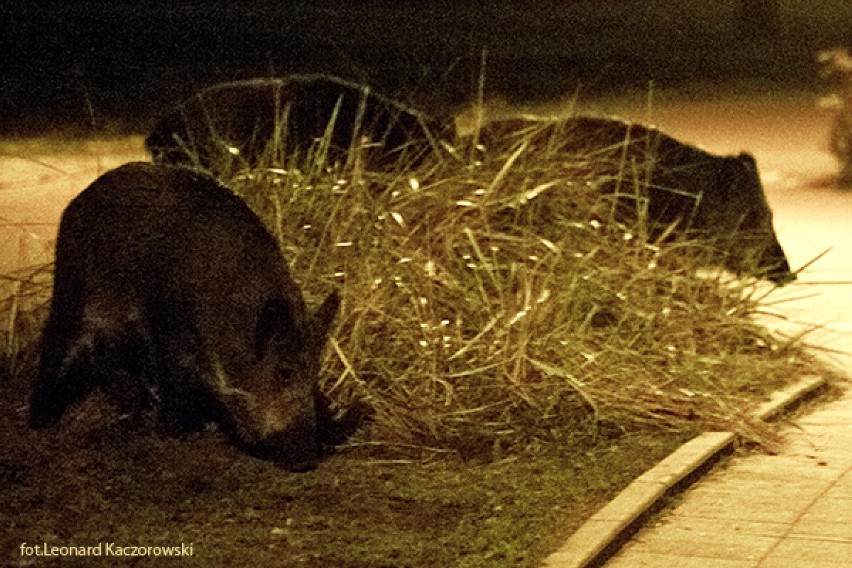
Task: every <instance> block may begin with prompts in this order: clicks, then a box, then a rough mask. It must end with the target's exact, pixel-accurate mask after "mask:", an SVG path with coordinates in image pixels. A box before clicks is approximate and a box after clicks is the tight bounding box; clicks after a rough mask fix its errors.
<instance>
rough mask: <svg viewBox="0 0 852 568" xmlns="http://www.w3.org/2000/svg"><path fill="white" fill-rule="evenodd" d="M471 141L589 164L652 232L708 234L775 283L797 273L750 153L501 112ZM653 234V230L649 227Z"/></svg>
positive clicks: (643, 131) (737, 262)
mask: <svg viewBox="0 0 852 568" xmlns="http://www.w3.org/2000/svg"><path fill="white" fill-rule="evenodd" d="M473 140H475V141H476V142H477V144H479V145H481V146H483V147H485V148H486V150H487V151H494V152H501V151H511V150H512V149H513V148H519V147H520V144H526V145H527V149H526V151H527V152H548V153H550V154H551V155H558V156H559V158H560V160H563V161H564V162H565V163H566V164H571V165H572V166H573V167H576V166H577V165H578V164H587V167H588V168H589V169H590V170H592V171H594V173H595V174H596V175H597V176H598V177H599V179H601V180H604V182H603V183H602V185H601V189H602V190H603V191H604V192H605V193H610V194H613V195H616V196H617V201H618V203H619V207H618V208H617V211H618V212H619V214H620V215H621V218H622V220H623V219H625V217H630V216H633V215H635V214H636V212H637V210H640V209H642V207H641V206H640V205H641V202H643V201H644V203H645V206H644V210H645V211H646V215H647V221H648V222H649V224H650V226H651V229H652V231H655V232H656V233H657V234H662V233H663V232H665V231H668V230H670V229H669V228H670V227H671V226H672V224H674V223H676V225H675V227H676V230H677V231H678V232H680V233H687V234H691V235H695V236H699V237H702V238H707V239H709V240H712V241H713V243H714V245H715V246H716V247H718V249H719V255H720V256H719V259H720V261H721V264H723V265H724V266H725V267H726V268H728V269H730V270H732V271H734V272H737V273H749V274H752V275H754V276H758V277H763V278H767V279H768V280H771V281H773V282H775V283H778V284H784V283H786V282H789V281H791V280H795V278H796V276H795V274H793V273H792V272H791V271H790V265H789V263H788V261H787V257H786V255H785V254H784V251H783V249H782V248H781V244H780V243H779V242H778V237H777V236H776V234H775V228H774V226H773V223H772V211H771V210H770V208H769V204H768V203H767V201H766V196H765V194H764V191H763V186H762V184H761V182H760V176H759V175H758V171H757V165H756V164H755V161H754V158H753V157H752V156H751V155H750V154H747V153H745V152H743V153H740V154H738V155H735V156H717V155H714V154H710V153H708V152H706V151H704V150H701V149H699V148H696V147H695V146H691V145H689V144H684V143H683V142H680V141H678V140H675V139H674V138H672V137H670V136H667V135H666V134H664V133H662V132H660V131H659V130H657V129H655V128H651V127H646V126H642V125H640V124H632V123H628V122H622V121H620V120H615V119H609V118H595V117H585V116H579V117H573V118H568V119H565V120H539V119H525V118H518V119H506V120H498V121H494V122H491V123H489V124H486V125H484V126H483V127H482V128H481V130H479V131H478V132H477V133H476V134H475V135H474V134H469V135H464V136H461V142H462V143H463V144H464V143H466V142H469V141H473ZM652 234H653V233H652Z"/></svg>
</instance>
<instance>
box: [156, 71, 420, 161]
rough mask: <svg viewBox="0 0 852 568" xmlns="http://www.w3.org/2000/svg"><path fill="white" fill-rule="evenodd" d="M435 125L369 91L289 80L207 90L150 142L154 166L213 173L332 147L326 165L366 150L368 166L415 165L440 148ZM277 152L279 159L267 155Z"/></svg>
mask: <svg viewBox="0 0 852 568" xmlns="http://www.w3.org/2000/svg"><path fill="white" fill-rule="evenodd" d="M436 126H437V122H436V121H434V120H432V119H430V118H429V117H427V116H426V115H425V114H423V113H420V112H418V111H416V110H414V109H412V108H409V107H407V106H405V105H403V104H401V103H398V102H396V101H394V100H391V99H389V98H387V97H385V96H383V95H381V94H379V93H377V92H375V91H373V90H372V89H371V88H370V87H368V86H366V85H360V84H357V83H352V82H349V81H346V80H344V79H340V78H338V77H333V76H329V75H290V76H287V77H282V78H267V79H250V80H245V81H234V82H230V83H221V84H217V85H213V86H211V87H207V88H206V89H203V90H201V91H199V92H198V93H196V94H195V95H194V96H192V97H190V98H189V99H187V100H185V101H183V102H181V103H180V104H178V105H177V107H176V108H175V109H174V110H172V111H171V112H169V113H168V114H166V115H165V116H163V117H162V118H160V119H159V120H158V121H157V123H156V124H155V125H154V127H153V129H152V130H151V132H150V134H149V135H148V137H147V138H146V140H145V145H146V147H147V149H148V151H149V152H150V153H151V156H152V158H153V161H154V162H156V163H161V164H184V165H192V166H196V167H200V168H204V169H207V170H209V171H211V172H213V173H215V174H218V175H222V174H228V173H232V172H233V170H234V169H235V168H234V166H237V167H249V168H250V167H254V166H256V165H257V164H258V162H259V160H260V159H261V158H262V157H263V156H267V157H270V156H271V157H273V158H280V157H282V156H283V157H286V156H289V155H291V154H293V153H299V154H300V155H301V156H302V158H304V157H305V155H306V154H307V153H308V152H309V151H310V150H314V151H315V152H316V151H317V150H319V148H320V146H321V141H325V142H327V143H328V147H327V148H326V150H325V151H326V160H327V162H331V163H333V162H335V161H342V162H345V161H346V160H347V159H351V157H352V156H353V154H350V152H349V150H350V149H351V148H361V149H363V150H364V152H363V156H364V162H365V163H366V165H367V166H368V167H381V168H388V167H399V166H407V165H411V164H413V163H417V162H418V161H419V160H420V159H422V158H423V156H424V155H426V154H428V153H429V152H430V151H431V150H433V149H435V148H436V147H437V142H436V139H435V138H434V135H433V132H432V129H433V128H435V127H436ZM269 152H273V153H274V154H269Z"/></svg>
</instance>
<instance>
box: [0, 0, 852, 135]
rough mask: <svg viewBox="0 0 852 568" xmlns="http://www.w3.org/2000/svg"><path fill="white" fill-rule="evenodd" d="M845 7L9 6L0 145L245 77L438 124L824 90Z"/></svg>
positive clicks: (851, 40)
mask: <svg viewBox="0 0 852 568" xmlns="http://www.w3.org/2000/svg"><path fill="white" fill-rule="evenodd" d="M843 44H847V45H848V44H852V2H848V0H826V1H823V2H820V1H817V0H783V1H782V0H778V1H775V0H768V1H767V0H722V1H718V2H712V3H710V2H707V1H706V0H699V1H695V2H689V1H675V0H620V1H616V0H594V1H592V0H574V1H571V0H563V1H556V0H538V1H527V2H508V1H500V0H497V1H492V2H459V1H454V2H451V1H448V0H443V1H442V0H431V1H430V0H409V1H407V2H406V1H390V0H387V1H381V0H364V1H357V0H353V1H349V2H344V1H341V0H337V1H317V2H295V1H287V2H271V1H267V2H260V1H255V2H245V3H239V2H177V3H176V2H169V3H166V2H150V1H149V2H144V3H142V2H103V3H95V2H88V3H77V2H74V3H70V2H68V3H64V2H46V3H45V2H26V3H23V2H6V3H4V4H3V5H2V6H0V135H5V136H9V135H23V134H35V133H56V132H60V133H86V132H91V131H92V130H93V129H94V131H97V132H101V133H110V132H127V131H139V132H142V131H144V130H145V129H146V128H147V127H148V125H150V123H151V122H152V120H153V119H154V118H155V117H156V116H157V115H158V114H160V113H161V112H163V111H164V110H165V109H166V108H168V106H169V105H171V104H173V103H174V102H176V101H177V100H180V99H181V98H183V97H185V96H187V95H189V94H191V93H192V92H194V91H195V90H197V89H199V88H200V87H203V86H206V85H209V84H211V83H214V82H217V81H221V80H228V79H234V78H245V77H255V76H272V75H283V74H287V73H294V72H324V73H332V74H337V75H341V76H343V77H346V78H349V79H353V80H357V81H360V82H364V83H368V84H371V85H373V86H374V87H375V88H377V89H380V90H383V91H385V92H387V93H390V94H392V95H394V96H397V97H398V98H400V99H402V100H404V101H406V102H408V103H410V104H412V105H416V106H418V107H421V108H423V109H425V110H427V111H428V112H431V113H433V114H446V113H450V112H452V111H454V110H457V109H458V108H460V107H461V106H462V105H464V104H465V103H466V102H469V101H470V100H472V99H474V98H475V96H476V93H477V86H478V82H479V77H480V70H481V69H482V68H483V62H484V68H485V75H484V77H485V83H484V84H485V92H486V95H487V96H500V97H502V98H505V99H507V100H509V101H510V102H537V101H543V100H549V99H553V98H558V97H563V96H569V95H571V94H573V93H574V92H575V91H577V90H578V89H579V90H580V91H581V92H582V93H585V94H596V93H600V92H606V91H618V90H622V89H635V88H646V86H647V84H648V82H649V81H651V80H653V81H655V83H656V84H657V85H662V86H664V87H665V86H677V85H682V84H684V83H690V82H708V81H710V82H719V83H722V82H730V81H741V80H747V81H751V82H754V83H756V84H762V85H766V86H767V88H799V87H810V86H813V85H815V84H816V83H817V82H818V76H817V69H816V65H815V63H814V56H815V52H816V51H817V50H818V49H821V48H825V47H831V46H834V45H843Z"/></svg>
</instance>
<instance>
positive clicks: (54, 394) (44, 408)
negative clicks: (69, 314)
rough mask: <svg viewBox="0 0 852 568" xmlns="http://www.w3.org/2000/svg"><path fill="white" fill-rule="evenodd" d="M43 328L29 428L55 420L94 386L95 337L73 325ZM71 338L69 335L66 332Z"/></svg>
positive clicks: (42, 426)
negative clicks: (40, 357)
mask: <svg viewBox="0 0 852 568" xmlns="http://www.w3.org/2000/svg"><path fill="white" fill-rule="evenodd" d="M52 327H53V329H48V330H46V331H45V336H44V338H43V342H44V344H45V347H44V348H43V350H42V360H41V363H40V367H39V373H38V378H37V380H36V385H35V388H34V389H33V393H32V396H31V398H30V416H29V423H30V427H31V428H35V429H37V428H46V427H48V426H53V425H54V424H56V423H57V422H58V421H59V419H60V418H61V417H62V415H63V414H64V413H65V411H66V410H67V409H68V407H69V406H71V405H72V404H74V403H75V402H78V401H80V400H82V399H83V398H85V397H86V396H87V395H88V394H89V393H90V392H91V391H92V389H93V388H94V387H95V382H96V381H95V377H94V374H93V373H91V372H90V370H91V369H90V365H89V361H90V360H91V356H92V354H93V350H94V338H93V337H92V336H91V335H90V334H85V333H79V332H78V331H77V330H76V329H75V328H70V329H69V328H67V327H66V326H61V327H64V328H65V329H57V328H59V327H60V326H52ZM69 335H70V336H72V337H73V338H72V339H68V336H69Z"/></svg>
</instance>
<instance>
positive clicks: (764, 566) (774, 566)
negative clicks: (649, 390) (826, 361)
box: [605, 389, 852, 568]
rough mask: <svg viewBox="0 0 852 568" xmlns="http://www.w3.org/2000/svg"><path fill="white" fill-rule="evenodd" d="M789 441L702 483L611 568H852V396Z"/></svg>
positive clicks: (821, 412)
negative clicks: (782, 446)
mask: <svg viewBox="0 0 852 568" xmlns="http://www.w3.org/2000/svg"><path fill="white" fill-rule="evenodd" d="M785 438H786V440H787V443H786V444H785V446H784V448H783V449H782V451H781V452H780V453H779V454H778V455H750V456H743V457H736V458H733V459H732V460H731V461H730V462H729V464H728V465H727V466H725V467H722V468H719V469H717V470H716V471H714V472H713V473H711V474H710V475H708V476H707V477H706V478H704V479H702V480H701V481H700V482H699V483H698V484H697V485H696V486H694V487H693V488H692V489H690V490H689V491H687V492H686V493H685V494H684V495H683V497H682V499H681V501H680V502H679V504H678V505H677V506H676V507H674V508H673V509H670V510H669V511H668V512H666V513H665V514H664V515H663V517H662V519H661V520H660V521H658V522H657V523H656V525H654V526H651V527H648V528H644V529H642V530H641V531H640V532H639V533H637V534H636V535H635V536H634V537H633V538H632V539H631V541H630V542H629V543H628V544H627V545H625V547H624V548H623V549H622V550H621V552H620V553H619V554H618V555H616V556H615V557H613V558H612V559H610V561H609V562H608V563H606V565H605V566H606V568H634V567H654V568H669V567H676V568H710V567H712V568H842V567H852V389H850V390H847V391H846V394H845V395H844V397H843V398H841V399H839V400H837V401H834V402H832V403H829V404H827V405H825V406H822V407H819V408H818V409H816V410H815V411H814V412H813V413H810V414H807V415H805V416H803V417H801V418H800V419H798V420H797V421H796V422H795V425H794V426H792V427H790V428H789V429H788V430H786V432H785Z"/></svg>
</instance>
